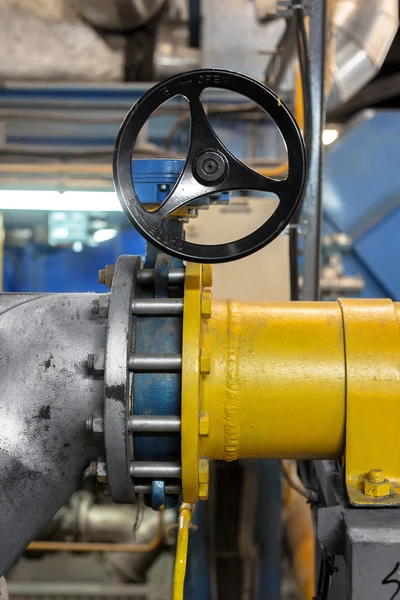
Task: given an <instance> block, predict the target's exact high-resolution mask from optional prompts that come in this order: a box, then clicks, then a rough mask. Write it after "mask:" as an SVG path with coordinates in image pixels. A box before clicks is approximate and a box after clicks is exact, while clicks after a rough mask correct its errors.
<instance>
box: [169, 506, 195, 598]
mask: <svg viewBox="0 0 400 600" xmlns="http://www.w3.org/2000/svg"><path fill="white" fill-rule="evenodd" d="M192 515H193V504H187V503H183V504H181V506H180V509H179V521H178V543H177V548H176V556H175V569H174V588H173V594H172V600H183V593H184V584H185V574H186V563H187V551H188V543H189V525H190V521H191V519H192Z"/></svg>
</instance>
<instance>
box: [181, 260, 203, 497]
mask: <svg viewBox="0 0 400 600" xmlns="http://www.w3.org/2000/svg"><path fill="white" fill-rule="evenodd" d="M202 287H203V286H202V266H201V265H200V264H194V263H187V265H186V277H185V296H184V305H183V334H182V391H181V398H182V406H181V414H182V429H181V437H182V446H181V456H182V496H183V501H184V502H197V500H198V496H199V410H200V340H201V294H202Z"/></svg>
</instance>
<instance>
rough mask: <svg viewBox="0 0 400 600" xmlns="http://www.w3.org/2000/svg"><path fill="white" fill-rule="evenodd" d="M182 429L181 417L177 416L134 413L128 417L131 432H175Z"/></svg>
mask: <svg viewBox="0 0 400 600" xmlns="http://www.w3.org/2000/svg"><path fill="white" fill-rule="evenodd" d="M180 430H181V418H180V417H175V416H153V415H132V416H130V417H129V419H128V431H129V432H130V433H136V435H137V434H140V433H175V432H179V431H180Z"/></svg>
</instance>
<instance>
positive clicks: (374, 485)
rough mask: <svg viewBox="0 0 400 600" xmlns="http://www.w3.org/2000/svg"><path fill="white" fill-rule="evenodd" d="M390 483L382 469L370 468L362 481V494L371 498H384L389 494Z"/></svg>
mask: <svg viewBox="0 0 400 600" xmlns="http://www.w3.org/2000/svg"><path fill="white" fill-rule="evenodd" d="M390 490H391V484H390V481H389V480H388V479H386V477H385V473H384V471H383V470H382V469H371V470H370V471H369V472H368V474H367V477H366V478H365V481H364V494H365V495H366V496H370V497H371V498H384V497H385V496H389V495H390Z"/></svg>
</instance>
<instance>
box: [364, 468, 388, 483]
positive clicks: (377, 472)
mask: <svg viewBox="0 0 400 600" xmlns="http://www.w3.org/2000/svg"><path fill="white" fill-rule="evenodd" d="M367 479H368V481H370V482H371V483H382V482H383V481H385V473H384V472H383V470H382V469H371V470H370V471H369V472H368V475H367Z"/></svg>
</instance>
